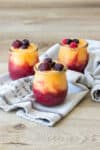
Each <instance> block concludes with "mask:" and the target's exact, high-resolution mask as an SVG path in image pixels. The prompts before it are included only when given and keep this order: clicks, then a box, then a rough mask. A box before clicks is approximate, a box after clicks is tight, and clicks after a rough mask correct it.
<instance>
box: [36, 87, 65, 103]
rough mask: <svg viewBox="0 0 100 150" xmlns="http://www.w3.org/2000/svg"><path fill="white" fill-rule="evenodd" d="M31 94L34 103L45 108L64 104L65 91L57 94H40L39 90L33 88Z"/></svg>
mask: <svg viewBox="0 0 100 150" xmlns="http://www.w3.org/2000/svg"><path fill="white" fill-rule="evenodd" d="M33 93H34V96H35V98H36V101H37V102H39V103H40V104H42V105H45V106H55V105H59V104H61V103H63V102H64V99H65V96H66V94H67V90H64V91H59V92H58V93H50V92H48V93H41V92H40V91H39V90H37V89H35V88H33Z"/></svg>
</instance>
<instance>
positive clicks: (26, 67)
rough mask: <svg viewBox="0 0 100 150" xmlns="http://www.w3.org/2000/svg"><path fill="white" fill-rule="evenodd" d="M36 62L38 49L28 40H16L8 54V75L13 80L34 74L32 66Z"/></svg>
mask: <svg viewBox="0 0 100 150" xmlns="http://www.w3.org/2000/svg"><path fill="white" fill-rule="evenodd" d="M37 62H38V48H37V46H36V45H35V44H34V43H30V42H29V41H28V40H26V39H25V40H23V41H19V40H16V41H14V42H13V43H12V46H11V48H10V52H9V64H8V69H9V74H10V77H11V78H12V79H13V80H15V79H18V78H22V77H26V76H29V75H33V74H34V69H33V67H34V65H35V64H36V63H37Z"/></svg>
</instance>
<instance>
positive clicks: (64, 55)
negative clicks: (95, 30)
mask: <svg viewBox="0 0 100 150" xmlns="http://www.w3.org/2000/svg"><path fill="white" fill-rule="evenodd" d="M87 46H88V43H87V42H86V41H85V40H83V39H79V44H78V47H76V48H71V47H70V46H69V45H68V44H65V45H63V44H61V43H60V50H59V53H58V60H59V61H60V62H61V63H63V64H64V65H65V66H67V68H68V69H71V70H75V71H79V72H84V69H85V67H86V65H87V63H88V57H89V55H88V52H87Z"/></svg>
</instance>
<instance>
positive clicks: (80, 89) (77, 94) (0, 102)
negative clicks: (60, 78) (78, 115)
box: [0, 41, 100, 126]
mask: <svg viewBox="0 0 100 150" xmlns="http://www.w3.org/2000/svg"><path fill="white" fill-rule="evenodd" d="M89 42H90V44H91V45H92V46H93V49H92V47H90V51H89V53H92V50H95V47H96V49H99V45H100V42H97V44H96V42H95V41H89ZM93 43H94V45H95V46H94V45H93ZM58 50H59V44H55V45H54V46H53V47H51V48H50V49H49V50H47V51H46V53H44V54H43V55H42V56H40V60H42V59H44V58H45V57H52V58H54V59H56V57H57V53H58ZM97 51H98V50H97ZM97 51H94V52H93V53H92V54H93V56H94V57H91V59H92V58H93V60H91V59H90V60H89V64H88V66H87V68H86V70H85V74H82V73H78V72H75V71H71V70H68V71H67V72H66V75H67V78H68V95H67V96H66V98H65V102H64V103H63V104H62V105H59V106H56V107H45V106H42V105H40V104H38V103H36V102H35V98H34V94H33V93H32V82H33V80H34V77H32V76H30V77H26V78H22V79H18V80H15V81H12V80H11V79H10V77H9V74H5V75H1V76H0V108H1V109H3V110H4V111H11V110H15V109H17V115H18V116H20V117H22V118H25V119H28V120H30V121H35V122H37V123H41V124H43V125H47V126H53V125H54V124H55V123H56V122H58V121H59V120H61V119H62V118H63V117H64V116H66V115H67V114H68V113H69V112H70V111H71V110H72V109H73V108H74V107H75V106H76V105H77V104H78V103H79V102H80V101H81V100H82V99H83V98H84V96H86V94H87V93H88V91H89V90H88V88H87V87H89V88H92V90H91V95H92V99H93V100H95V101H99V100H100V93H99V90H100V84H99V79H100V78H99V77H100V76H99V75H100V74H99V71H100V69H97V68H96V67H97V66H98V65H96V64H95V65H94V69H93V68H92V67H90V66H91V65H92V64H91V63H90V61H92V63H93V64H94V63H97V62H98V61H95V60H99V57H98V59H97ZM98 53H99V52H98ZM94 54H95V55H94ZM92 69H93V70H92ZM87 74H88V76H87ZM90 75H91V77H92V78H93V79H92V81H93V82H92V84H91V78H90ZM87 81H88V82H87ZM94 82H95V84H93V83H94Z"/></svg>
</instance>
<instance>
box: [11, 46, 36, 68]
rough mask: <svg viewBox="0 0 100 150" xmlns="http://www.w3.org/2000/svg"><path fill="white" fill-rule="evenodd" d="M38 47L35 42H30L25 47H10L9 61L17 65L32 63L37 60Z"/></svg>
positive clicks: (30, 64)
mask: <svg viewBox="0 0 100 150" xmlns="http://www.w3.org/2000/svg"><path fill="white" fill-rule="evenodd" d="M37 50H38V48H37V46H36V45H35V44H33V43H31V44H30V45H29V46H28V48H27V49H21V48H13V47H11V55H10V61H12V62H13V63H14V64H16V65H18V66H23V65H24V64H28V65H29V66H32V65H34V64H35V63H36V62H37V60H38V51H37Z"/></svg>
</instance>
